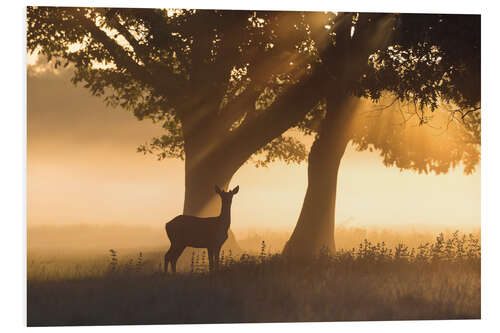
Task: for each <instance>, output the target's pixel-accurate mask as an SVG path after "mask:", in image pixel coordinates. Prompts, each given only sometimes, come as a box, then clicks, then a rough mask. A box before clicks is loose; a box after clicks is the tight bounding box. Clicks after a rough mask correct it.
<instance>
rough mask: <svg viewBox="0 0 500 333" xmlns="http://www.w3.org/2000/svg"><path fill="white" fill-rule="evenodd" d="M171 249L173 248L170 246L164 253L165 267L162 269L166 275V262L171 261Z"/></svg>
mask: <svg viewBox="0 0 500 333" xmlns="http://www.w3.org/2000/svg"><path fill="white" fill-rule="evenodd" d="M173 249H174V247H173V246H172V245H170V249H168V251H167V253H165V266H164V267H163V268H164V272H165V273H168V262H169V261H170V262H171V260H172V254H173Z"/></svg>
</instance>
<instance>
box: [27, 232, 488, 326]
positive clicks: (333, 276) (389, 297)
mask: <svg viewBox="0 0 500 333" xmlns="http://www.w3.org/2000/svg"><path fill="white" fill-rule="evenodd" d="M161 256H162V254H160V253H158V252H148V253H140V254H139V255H135V256H122V255H121V254H120V253H119V252H117V251H115V250H113V251H110V252H109V256H102V257H100V258H97V259H95V258H94V259H92V260H91V259H88V260H86V261H83V260H82V261H81V262H79V263H73V264H71V265H70V262H67V263H66V264H67V265H66V266H61V263H59V266H54V265H55V263H47V262H46V263H42V262H38V261H36V260H32V261H30V262H28V324H29V325H30V326H41V325H42V326H43V325H107V324H161V323H221V322H289V321H339V320H394V319H454V318H479V317H480V288H481V286H480V258H481V247H480V241H479V239H478V238H476V237H474V236H472V235H468V236H465V235H460V234H459V233H458V232H456V233H453V234H452V235H450V237H445V236H444V235H442V234H440V235H438V236H437V237H436V239H435V240H434V241H433V242H426V243H423V244H421V245H420V246H418V247H416V248H415V247H414V248H409V247H408V246H406V245H404V244H398V245H396V246H394V247H391V248H389V247H388V246H386V244H385V243H383V242H377V243H371V242H370V241H368V240H364V241H363V242H362V243H361V244H359V246H357V247H354V248H351V249H341V250H339V251H337V252H336V253H334V254H332V253H328V252H327V251H322V253H321V254H320V255H319V256H317V257H316V258H314V259H312V260H310V261H309V262H307V263H302V264H300V265H299V264H297V263H292V262H289V261H287V260H286V259H285V258H283V257H281V256H280V255H279V254H276V253H271V252H270V251H269V249H268V247H267V245H266V243H265V242H261V248H260V252H259V253H256V254H247V253H243V254H241V255H237V256H236V255H234V254H233V253H230V252H229V251H227V252H224V254H221V267H220V270H219V271H217V272H215V273H209V272H208V267H207V266H208V263H207V260H206V254H205V255H204V253H203V252H202V253H197V254H196V253H194V252H192V253H191V256H190V260H189V263H188V267H186V269H185V270H184V272H183V273H181V274H178V275H176V276H171V275H165V274H163V273H162V272H161V267H160V265H159V263H160V260H159V259H160V258H161ZM204 258H205V259H204ZM51 265H53V267H51ZM55 267H60V268H61V269H59V270H55V269H54V268H55ZM62 267H66V270H64V269H63V268H62ZM70 267H72V268H70ZM77 267H78V268H77ZM55 272H58V273H55Z"/></svg>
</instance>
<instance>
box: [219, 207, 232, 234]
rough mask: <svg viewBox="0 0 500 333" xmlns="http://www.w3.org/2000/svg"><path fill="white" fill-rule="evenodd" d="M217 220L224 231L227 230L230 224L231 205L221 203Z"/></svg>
mask: <svg viewBox="0 0 500 333" xmlns="http://www.w3.org/2000/svg"><path fill="white" fill-rule="evenodd" d="M219 219H220V222H221V223H222V224H223V225H224V226H225V227H226V229H229V225H230V224H231V204H225V203H222V207H221V210H220V215H219Z"/></svg>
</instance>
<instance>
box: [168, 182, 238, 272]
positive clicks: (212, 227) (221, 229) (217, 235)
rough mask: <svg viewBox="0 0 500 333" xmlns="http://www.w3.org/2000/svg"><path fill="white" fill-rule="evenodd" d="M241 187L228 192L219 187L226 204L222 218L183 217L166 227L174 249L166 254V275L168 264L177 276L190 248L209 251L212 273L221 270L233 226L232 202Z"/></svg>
mask: <svg viewBox="0 0 500 333" xmlns="http://www.w3.org/2000/svg"><path fill="white" fill-rule="evenodd" d="M239 189H240V187H239V186H236V187H235V188H234V189H233V190H231V191H229V192H225V191H223V190H221V189H220V188H219V186H217V185H215V193H217V194H218V195H219V196H220V197H221V200H222V207H221V211H220V214H219V216H214V217H197V216H190V215H179V216H177V217H175V218H174V219H173V220H171V221H170V222H167V223H166V224H165V230H166V231H167V236H168V238H169V239H170V249H168V251H167V253H166V254H165V266H164V270H165V273H167V272H168V263H169V262H170V265H171V266H172V273H173V274H175V273H176V264H177V259H179V256H180V255H181V254H182V252H183V251H184V249H185V248H186V247H187V246H190V247H195V248H206V249H207V252H208V262H209V268H210V271H212V270H213V269H214V268H215V269H217V267H218V264H219V254H220V248H221V247H222V244H224V242H225V241H226V239H227V231H228V229H229V226H230V225H231V202H232V201H233V195H235V194H236V193H238V191H239Z"/></svg>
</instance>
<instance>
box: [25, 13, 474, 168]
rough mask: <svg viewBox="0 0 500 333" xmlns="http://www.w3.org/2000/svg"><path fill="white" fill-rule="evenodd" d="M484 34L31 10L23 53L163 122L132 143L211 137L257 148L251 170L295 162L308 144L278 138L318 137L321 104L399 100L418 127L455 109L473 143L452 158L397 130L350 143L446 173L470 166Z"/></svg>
mask: <svg viewBox="0 0 500 333" xmlns="http://www.w3.org/2000/svg"><path fill="white" fill-rule="evenodd" d="M479 26H480V18H479V16H467V15H426V14H422V15H418V14H386V13H332V12H326V13H324V12H279V11H276V12H267V11H227V10H224V11H222V10H221V11H219V10H167V9H131V8H65V7H28V50H29V51H31V52H33V51H35V50H39V51H40V52H41V53H42V54H43V55H45V56H47V57H48V58H49V59H51V58H54V59H55V64H56V66H59V65H67V64H68V63H71V64H72V65H74V68H75V73H74V77H73V79H72V81H73V82H74V83H75V84H77V83H82V84H84V85H85V87H87V88H88V89H89V90H90V91H91V92H92V93H93V94H94V95H96V96H102V97H103V98H104V100H105V102H106V103H107V104H108V105H111V106H121V107H123V108H125V109H127V110H130V111H131V112H133V113H134V115H135V116H136V117H137V118H138V119H139V120H142V119H150V120H152V121H154V122H157V123H160V124H161V125H162V127H163V129H164V130H165V134H164V135H162V136H160V137H158V138H153V139H152V141H151V142H149V143H147V144H145V145H142V146H140V147H139V151H141V152H146V153H147V152H150V153H155V154H157V156H158V157H159V158H160V159H162V158H168V157H176V158H185V157H186V154H189V153H190V152H191V153H192V152H193V151H197V149H198V148H197V147H200V146H203V147H205V146H206V144H207V142H212V145H213V146H217V147H218V146H220V149H219V151H220V153H219V154H220V155H221V156H227V155H228V154H231V155H237V156H238V157H237V158H236V159H238V161H239V163H241V162H244V161H246V160H247V159H248V157H250V155H252V154H254V153H256V152H257V153H260V154H263V156H264V157H263V158H260V159H256V164H257V165H259V166H262V165H266V164H267V163H269V162H272V161H275V160H276V159H280V160H283V161H286V162H299V161H303V160H304V159H305V157H306V148H305V146H304V145H303V143H301V142H300V141H298V140H297V139H296V138H295V137H294V136H288V135H284V134H283V133H285V132H286V130H287V129H289V128H291V127H297V128H298V129H299V130H301V131H302V132H303V133H306V134H315V133H317V131H318V128H319V125H320V123H321V121H322V120H323V119H324V115H325V102H324V101H325V98H326V97H328V96H330V95H332V94H339V92H341V94H344V93H345V94H347V95H354V96H359V97H365V98H368V99H371V100H372V101H376V102H378V101H380V100H381V98H382V97H384V96H387V95H390V96H393V97H394V98H395V99H396V100H398V101H399V103H401V104H403V105H411V106H413V107H414V113H415V114H416V115H417V116H418V119H419V122H420V124H425V123H428V122H429V121H430V118H431V116H429V115H428V112H432V111H434V110H436V109H437V108H438V106H439V105H442V104H443V103H444V104H448V105H450V106H449V111H450V114H453V118H452V120H453V121H454V122H457V123H458V122H461V123H463V126H464V128H465V131H464V132H461V131H458V130H457V131H455V132H453V134H454V135H458V136H459V137H461V140H462V141H463V142H466V143H470V144H469V146H467V145H464V146H463V147H462V146H459V145H458V142H457V145H456V150H457V151H456V152H453V151H454V150H448V152H450V154H449V155H447V156H446V154H444V151H443V153H442V154H440V155H439V157H438V156H437V155H436V156H431V155H428V156H426V155H425V152H424V151H422V152H421V153H422V154H420V152H419V154H417V153H416V152H413V151H410V150H411V149H410V150H409V148H408V146H404V145H402V142H404V140H400V139H399V138H400V137H401V135H403V132H402V131H401V128H400V129H396V128H393V129H388V131H387V132H385V133H384V135H385V139H383V138H381V136H380V134H375V132H374V130H375V128H376V126H378V125H377V124H378V123H377V122H374V121H372V122H365V124H364V125H365V126H364V127H362V129H364V130H360V131H358V132H357V133H354V134H353V136H352V139H353V141H354V142H355V143H356V144H357V148H358V149H360V150H363V149H369V148H372V149H373V148H374V149H377V150H379V151H380V152H381V154H382V156H383V157H384V160H385V161H386V162H385V163H386V164H388V165H391V164H395V165H398V166H399V167H401V168H411V169H415V170H419V171H425V170H434V171H439V172H445V171H446V170H447V169H448V168H449V167H450V166H453V165H455V164H456V163H457V162H458V161H460V160H463V161H468V162H466V164H467V165H468V170H472V169H471V168H473V165H475V163H477V160H478V154H476V155H474V154H473V153H472V152H473V151H474V150H475V151H476V152H477V150H478V148H477V144H478V143H479V142H480V114H479V112H478V110H479V109H480V29H479ZM425 110H427V111H425ZM424 111H425V112H427V113H425V114H424ZM457 115H458V116H457ZM478 124H479V125H478ZM471 133H472V134H471ZM450 134H451V132H450ZM471 135H472V138H471V137H470V136H471ZM225 143H228V144H231V145H232V146H238V147H240V148H239V149H234V150H232V151H229V150H228V145H226V144H225ZM474 145H475V146H474ZM243 146H245V149H243ZM474 147H475V148H474ZM467 150H469V153H467V152H466V151H467ZM241 151H244V152H241ZM459 151H460V152H459ZM400 157H401V158H400ZM417 157H418V160H415V158H417Z"/></svg>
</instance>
